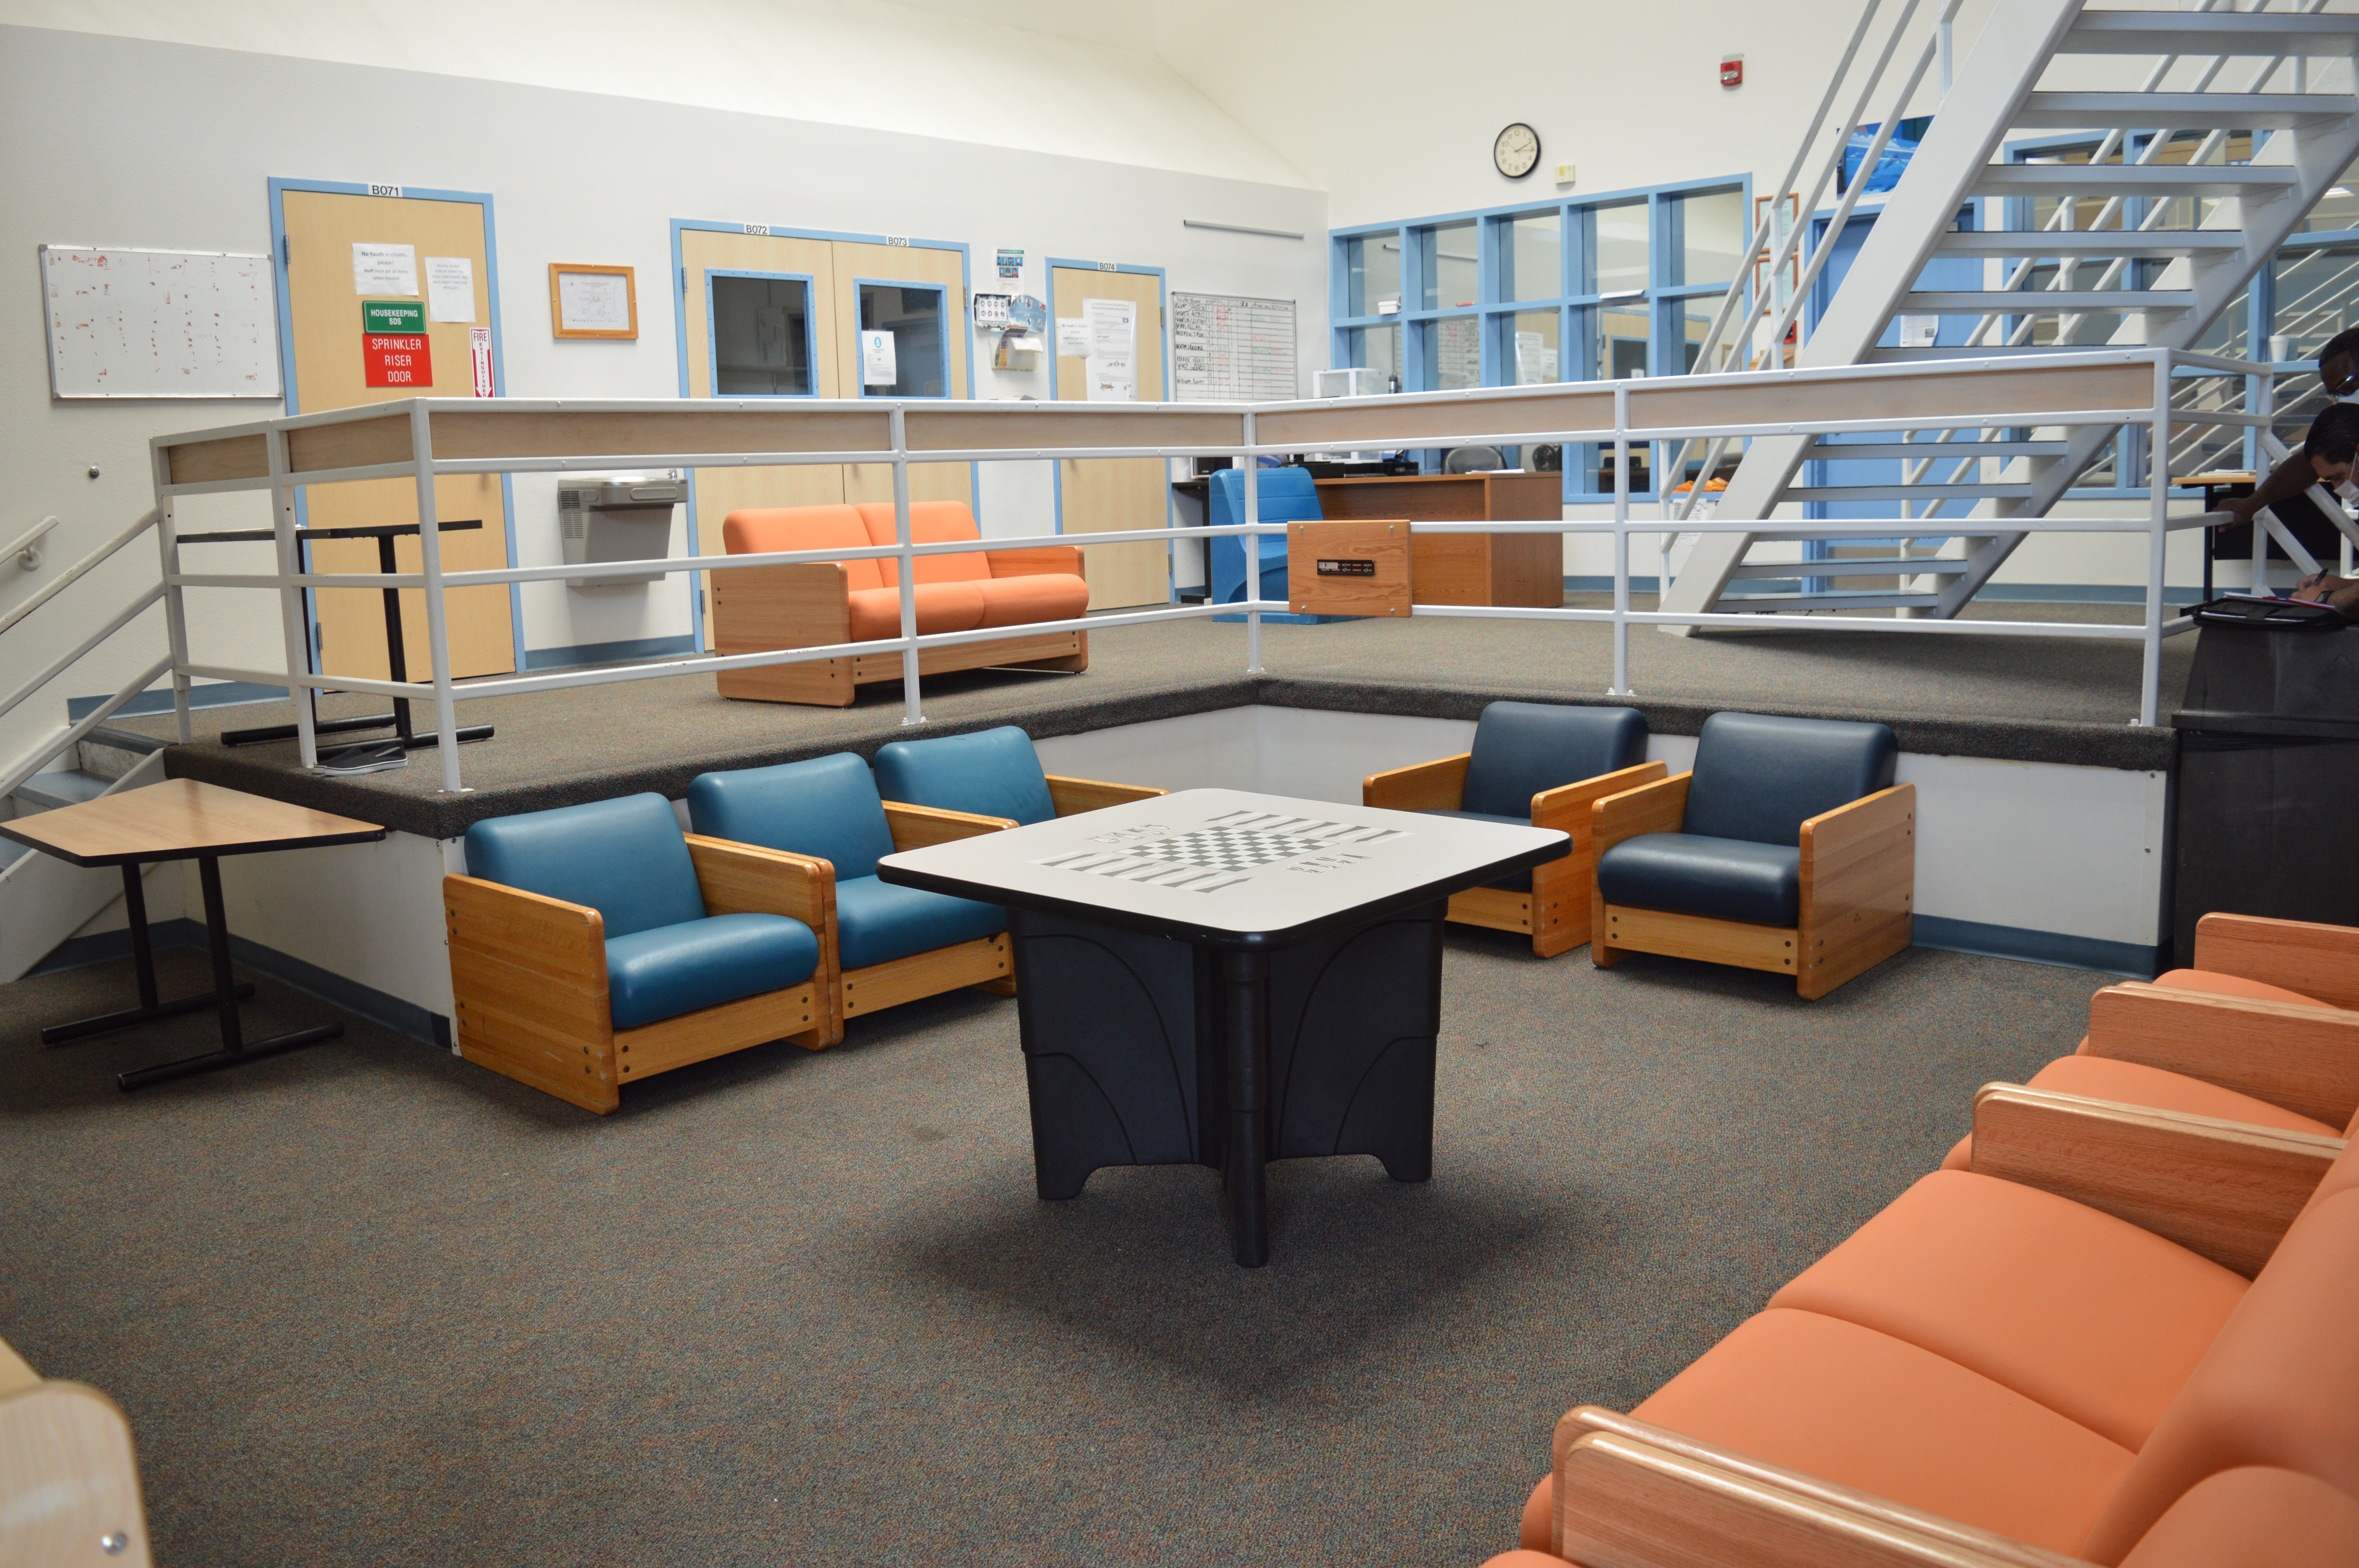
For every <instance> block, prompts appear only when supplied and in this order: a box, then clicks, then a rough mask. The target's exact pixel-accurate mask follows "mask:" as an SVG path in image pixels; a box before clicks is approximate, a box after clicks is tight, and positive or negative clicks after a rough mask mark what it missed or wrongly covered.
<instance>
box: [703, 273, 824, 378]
mask: <svg viewBox="0 0 2359 1568" xmlns="http://www.w3.org/2000/svg"><path fill="white" fill-rule="evenodd" d="M704 280H705V281H704V289H705V300H704V335H705V356H706V357H705V363H706V364H708V365H711V366H712V395H714V396H715V397H816V396H818V395H819V373H818V369H817V362H818V358H819V340H818V329H817V327H816V326H815V325H814V320H813V311H814V310H815V308H816V307H817V304H818V301H817V298H816V294H815V286H814V280H813V278H812V276H811V275H810V273H807V272H737V271H727V272H724V271H723V270H721V269H720V268H718V267H712V268H707V269H706V271H705V274H704ZM724 343H726V345H727V347H728V351H727V352H726V353H725V354H724V353H723V344H724Z"/></svg>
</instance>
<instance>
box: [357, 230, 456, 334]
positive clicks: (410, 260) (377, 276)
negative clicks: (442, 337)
mask: <svg viewBox="0 0 2359 1568" xmlns="http://www.w3.org/2000/svg"><path fill="white" fill-rule="evenodd" d="M417 292H418V247H417V246H416V245H381V244H372V243H369V242H368V241H366V240H354V241H353V293H355V294H409V295H414V294H416V293H417ZM469 308H470V309H472V308H473V305H472V303H471V304H470V306H469ZM469 319H470V320H472V319H473V317H470V318H469Z"/></svg>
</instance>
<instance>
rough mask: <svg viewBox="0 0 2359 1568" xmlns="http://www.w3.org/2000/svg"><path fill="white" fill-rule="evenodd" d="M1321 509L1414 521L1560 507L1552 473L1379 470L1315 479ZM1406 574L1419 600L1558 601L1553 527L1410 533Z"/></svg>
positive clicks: (1543, 605) (1558, 551) (1512, 516)
mask: <svg viewBox="0 0 2359 1568" xmlns="http://www.w3.org/2000/svg"><path fill="white" fill-rule="evenodd" d="M1318 483H1319V511H1320V514H1321V515H1322V516H1325V517H1330V518H1336V517H1407V518H1409V519H1411V520H1412V521H1415V522H1419V523H1459V522H1469V523H1486V522H1506V521H1509V520H1513V521H1517V522H1524V521H1532V522H1544V521H1547V520H1549V519H1552V518H1560V517H1562V516H1563V515H1564V475H1562V474H1560V473H1429V474H1398V475H1391V474H1387V475H1385V476H1382V477H1379V478H1373V479H1322V480H1321V481H1318ZM1409 580H1410V582H1411V584H1412V585H1413V589H1414V591H1415V593H1416V596H1417V601H1418V602H1419V604H1517V605H1525V606H1529V607H1533V608H1538V609H1543V610H1553V609H1555V608H1556V607H1557V606H1559V605H1560V604H1562V603H1563V602H1564V535H1561V534H1418V535H1411V536H1410V539H1409Z"/></svg>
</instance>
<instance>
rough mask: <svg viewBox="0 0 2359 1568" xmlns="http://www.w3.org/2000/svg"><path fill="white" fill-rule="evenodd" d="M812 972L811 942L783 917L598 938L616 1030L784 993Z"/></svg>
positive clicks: (707, 921)
mask: <svg viewBox="0 0 2359 1568" xmlns="http://www.w3.org/2000/svg"><path fill="white" fill-rule="evenodd" d="M817 968H819V937H818V936H817V935H814V934H813V932H812V931H811V928H810V926H808V925H804V924H803V923H802V922H801V921H799V920H789V919H788V918H787V917H786V916H785V915H783V914H714V915H708V916H706V917H705V918H704V919H702V920H684V921H682V922H680V923H679V925H658V926H657V927H655V928H654V929H653V930H650V931H634V932H631V933H630V934H629V935H624V936H611V937H608V938H607V940H606V1000H607V1005H608V1006H609V1008H610V1009H611V1010H612V1011H613V1013H614V1027H615V1028H617V1029H644V1028H646V1027H647V1025H648V1024H650V1023H661V1022H663V1021H664V1020H665V1019H667V1018H678V1017H679V1016H680V1015H681V1014H682V1013H689V1012H701V1011H703V1010H704V1009H706V1008H708V1007H719V1006H721V1005H722V1004H723V1002H731V1001H742V1000H745V998H747V997H749V996H760V995H761V994H762V993H763V992H765V991H776V990H785V989H787V988H788V987H789V986H799V985H800V984H802V983H803V982H804V981H805V980H807V979H810V978H811V972H812V971H813V970H815V969H817Z"/></svg>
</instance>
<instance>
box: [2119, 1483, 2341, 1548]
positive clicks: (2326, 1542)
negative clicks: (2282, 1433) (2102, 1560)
mask: <svg viewBox="0 0 2359 1568" xmlns="http://www.w3.org/2000/svg"><path fill="white" fill-rule="evenodd" d="M2330 1564H2332V1565H2333V1568H2354V1564H2359V1502H2354V1501H2353V1500H2352V1499H2351V1498H2347V1497H2345V1496H2343V1494H2342V1493H2341V1492H2338V1491H2336V1490H2335V1489H2334V1488H2333V1487H2330V1486H2327V1485H2325V1484H2324V1483H2323V1482H2320V1481H2315V1480H2312V1479H2311V1478H2310V1476H2304V1475H2299V1474H2298V1473H2296V1472H2294V1471H2291V1470H2273V1469H2267V1468H2263V1467H2261V1466H2258V1465H2247V1466H2245V1467H2244V1468H2242V1469H2236V1470H2223V1471H2222V1472H2221V1473H2220V1474H2218V1475H2216V1476H2211V1477H2209V1478H2207V1479H2205V1480H2203V1481H2201V1482H2200V1483H2198V1484H2197V1485H2196V1486H2195V1487H2193V1488H2191V1489H2190V1491H2189V1492H2188V1493H2187V1495H2186V1496H2185V1497H2183V1498H2180V1499H2179V1500H2178V1501H2177V1502H2175V1503H2173V1504H2171V1505H2170V1511H2169V1513H2166V1514H2164V1515H2163V1516H2162V1518H2160V1519H2157V1520H2156V1521H2155V1526H2154V1528H2153V1529H2152V1530H2147V1532H2146V1534H2145V1536H2144V1537H2143V1538H2141V1539H2140V1540H2139V1541H2138V1543H2137V1545H2136V1546H2135V1547H2133V1548H2132V1549H2131V1551H2130V1554H2129V1555H2128V1556H2127V1557H2125V1558H2123V1559H2122V1568H2329V1565H2330Z"/></svg>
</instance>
